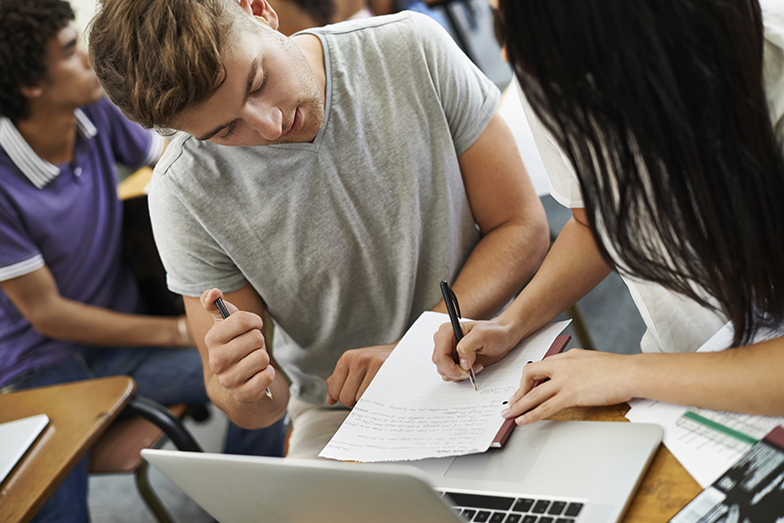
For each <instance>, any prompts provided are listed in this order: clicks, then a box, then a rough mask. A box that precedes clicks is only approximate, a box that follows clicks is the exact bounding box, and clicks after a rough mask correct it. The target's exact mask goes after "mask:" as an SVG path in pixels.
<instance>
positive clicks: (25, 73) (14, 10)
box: [0, 0, 74, 122]
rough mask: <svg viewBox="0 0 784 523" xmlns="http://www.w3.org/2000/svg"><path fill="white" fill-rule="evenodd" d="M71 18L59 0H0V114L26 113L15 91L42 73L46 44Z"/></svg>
mask: <svg viewBox="0 0 784 523" xmlns="http://www.w3.org/2000/svg"><path fill="white" fill-rule="evenodd" d="M73 19H74V12H73V9H71V6H70V5H69V4H68V2H64V1H62V0H0V116H7V117H8V118H10V119H11V120H12V121H14V122H16V121H19V120H23V119H25V118H26V117H27V101H26V100H25V98H24V97H23V96H22V94H21V93H20V92H19V88H20V87H22V86H25V85H35V84H36V83H38V81H39V80H41V78H43V76H44V74H46V46H47V44H48V42H49V40H50V39H52V38H54V37H56V36H57V33H58V32H59V31H60V29H62V28H63V27H65V26H67V25H68V23H69V22H70V21H71V20H73Z"/></svg>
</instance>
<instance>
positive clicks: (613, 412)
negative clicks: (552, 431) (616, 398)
mask: <svg viewBox="0 0 784 523" xmlns="http://www.w3.org/2000/svg"><path fill="white" fill-rule="evenodd" d="M628 411H629V405H627V404H625V403H624V404H621V405H612V406H609V407H573V408H570V409H565V410H563V411H561V412H559V413H558V414H556V415H555V416H553V417H552V418H551V419H554V420H574V421H586V420H591V421H611V422H626V423H628V422H629V420H627V419H626V418H625V417H624V415H625V414H626V413H627V412H628ZM701 490H702V487H700V486H699V484H698V483H697V482H696V481H695V480H694V478H692V477H691V475H690V474H689V473H688V472H687V471H686V469H685V468H683V465H681V464H680V463H679V462H678V460H677V459H675V456H673V455H672V453H671V452H670V451H669V450H668V449H667V448H666V447H665V446H664V444H663V443H662V444H661V446H660V447H659V450H657V451H656V454H655V455H654V457H653V461H652V462H651V465H650V467H649V468H648V471H647V472H646V473H645V475H644V476H643V478H642V481H641V482H640V486H639V488H638V489H637V492H636V493H635V494H634V496H633V497H632V500H631V502H630V504H629V507H628V509H627V511H626V514H625V515H624V517H623V519H622V520H621V521H622V522H623V523H664V522H666V521H669V520H670V518H672V517H673V516H674V515H675V514H677V513H678V511H679V510H680V509H682V508H683V507H685V506H686V504H688V503H689V501H691V500H692V499H693V498H694V497H695V496H696V495H697V494H699V493H700V491H701Z"/></svg>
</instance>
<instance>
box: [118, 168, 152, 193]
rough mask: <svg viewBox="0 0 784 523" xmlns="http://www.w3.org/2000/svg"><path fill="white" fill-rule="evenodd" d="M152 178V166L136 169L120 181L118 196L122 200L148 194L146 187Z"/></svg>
mask: <svg viewBox="0 0 784 523" xmlns="http://www.w3.org/2000/svg"><path fill="white" fill-rule="evenodd" d="M150 178H152V168H150V167H142V168H140V169H138V170H136V171H135V172H134V173H133V174H131V175H130V176H128V177H127V178H125V179H124V180H123V181H121V182H120V184H119V186H118V187H117V196H118V197H119V198H120V199H121V200H128V199H130V198H136V197H138V196H143V195H145V194H147V193H146V189H147V184H148V183H150Z"/></svg>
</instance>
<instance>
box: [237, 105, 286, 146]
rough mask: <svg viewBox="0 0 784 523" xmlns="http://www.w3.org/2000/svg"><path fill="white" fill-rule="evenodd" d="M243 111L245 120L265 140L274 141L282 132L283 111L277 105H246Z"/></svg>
mask: <svg viewBox="0 0 784 523" xmlns="http://www.w3.org/2000/svg"><path fill="white" fill-rule="evenodd" d="M245 113H246V114H245V121H246V122H247V123H248V125H250V126H251V127H253V128H254V129H255V130H256V132H258V133H259V134H260V135H261V137H262V138H264V139H265V140H269V141H274V140H277V139H278V138H280V136H281V135H282V134H283V113H282V112H281V111H280V109H278V108H277V107H269V106H267V107H264V106H261V107H260V106H255V107H248V108H247V109H246V111H245Z"/></svg>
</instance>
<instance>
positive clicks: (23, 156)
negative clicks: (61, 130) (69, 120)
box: [0, 109, 98, 189]
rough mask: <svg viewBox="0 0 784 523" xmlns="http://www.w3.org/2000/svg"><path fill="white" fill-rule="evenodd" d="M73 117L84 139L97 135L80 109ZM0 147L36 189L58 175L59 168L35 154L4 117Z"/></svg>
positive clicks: (0, 129) (96, 130)
mask: <svg viewBox="0 0 784 523" xmlns="http://www.w3.org/2000/svg"><path fill="white" fill-rule="evenodd" d="M74 115H75V116H76V130H77V131H78V132H79V134H81V135H82V136H83V137H84V138H86V139H88V140H89V139H90V138H92V137H93V136H95V135H96V134H98V129H97V128H96V127H95V125H93V123H92V122H91V121H90V119H89V118H88V117H87V115H86V114H84V113H83V112H82V110H81V109H77V110H76V111H74ZM0 146H2V147H3V149H5V152H6V153H7V154H8V157H9V158H11V161H12V162H14V164H16V166H17V167H18V168H19V170H20V171H22V173H24V175H25V176H27V178H28V179H29V180H30V182H31V183H32V184H33V185H35V186H36V187H37V188H38V189H43V188H44V187H46V185H47V184H49V183H50V182H51V181H52V180H54V179H55V178H57V177H58V176H59V175H60V168H59V167H57V166H56V165H52V164H51V163H49V162H47V161H46V160H44V159H43V158H41V157H40V156H38V155H37V154H35V151H33V149H32V148H31V147H30V146H29V145H28V144H27V142H26V141H25V139H24V137H23V136H22V135H21V134H20V133H19V130H18V129H17V128H16V126H15V125H14V124H13V122H11V120H9V119H8V118H6V117H2V118H0Z"/></svg>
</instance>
